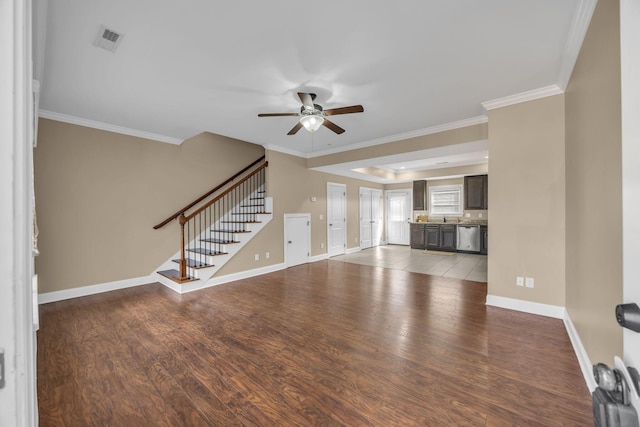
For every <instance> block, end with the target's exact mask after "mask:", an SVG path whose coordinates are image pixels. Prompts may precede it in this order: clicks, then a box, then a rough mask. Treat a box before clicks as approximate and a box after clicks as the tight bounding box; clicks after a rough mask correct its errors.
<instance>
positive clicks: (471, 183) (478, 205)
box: [464, 175, 489, 210]
mask: <svg viewBox="0 0 640 427" xmlns="http://www.w3.org/2000/svg"><path fill="white" fill-rule="evenodd" d="M488 194H489V177H488V176H487V175H473V176H465V177H464V209H465V210H487V209H489V200H488Z"/></svg>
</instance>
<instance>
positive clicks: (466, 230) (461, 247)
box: [457, 224, 480, 253]
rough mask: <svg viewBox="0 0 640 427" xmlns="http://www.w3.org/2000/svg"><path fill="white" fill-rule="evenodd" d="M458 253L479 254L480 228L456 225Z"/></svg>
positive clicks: (469, 225)
mask: <svg viewBox="0 0 640 427" xmlns="http://www.w3.org/2000/svg"><path fill="white" fill-rule="evenodd" d="M457 249H458V251H459V252H472V253H479V252H480V226H479V225H471V224H458V247H457Z"/></svg>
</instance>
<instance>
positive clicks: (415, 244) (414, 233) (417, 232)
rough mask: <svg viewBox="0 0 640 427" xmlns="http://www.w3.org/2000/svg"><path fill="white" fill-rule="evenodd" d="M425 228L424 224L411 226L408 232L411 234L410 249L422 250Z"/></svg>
mask: <svg viewBox="0 0 640 427" xmlns="http://www.w3.org/2000/svg"><path fill="white" fill-rule="evenodd" d="M425 228H426V224H411V226H410V227H409V230H410V232H411V248H412V249H424V248H425V247H426V245H425V240H424V238H425V232H424V231H425Z"/></svg>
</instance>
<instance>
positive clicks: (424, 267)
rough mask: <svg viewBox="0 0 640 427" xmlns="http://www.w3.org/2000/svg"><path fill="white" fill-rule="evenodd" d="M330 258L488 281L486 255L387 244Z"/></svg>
mask: <svg viewBox="0 0 640 427" xmlns="http://www.w3.org/2000/svg"><path fill="white" fill-rule="evenodd" d="M331 259H332V260H336V261H343V262H350V263H354V264H364V265H373V266H377V267H385V268H392V269H396V270H406V271H412V272H414V273H423V274H431V275H435V276H444V277H451V278H454V279H464V280H473V281H475V282H486V281H487V256H486V255H476V254H463V253H456V254H454V255H450V256H447V255H438V254H426V253H424V252H423V251H422V250H421V249H411V248H410V247H409V246H400V245H386V246H377V247H375V248H370V249H365V250H362V251H358V252H355V253H352V254H347V255H339V256H336V257H333V258H331Z"/></svg>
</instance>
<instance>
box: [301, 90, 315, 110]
mask: <svg viewBox="0 0 640 427" xmlns="http://www.w3.org/2000/svg"><path fill="white" fill-rule="evenodd" d="M298 96H299V97H300V101H302V105H304V109H305V110H313V109H314V107H313V97H312V96H311V94H310V93H304V92H298Z"/></svg>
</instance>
